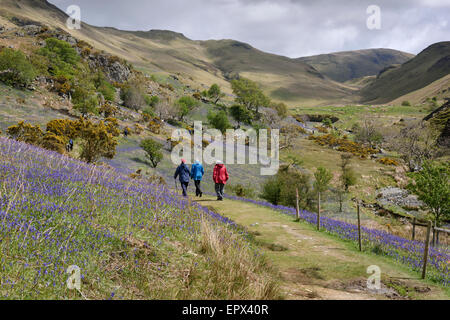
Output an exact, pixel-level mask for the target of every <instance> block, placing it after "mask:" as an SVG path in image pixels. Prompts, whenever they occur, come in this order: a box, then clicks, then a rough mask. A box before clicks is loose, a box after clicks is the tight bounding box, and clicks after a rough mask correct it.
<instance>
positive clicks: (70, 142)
mask: <svg viewBox="0 0 450 320" xmlns="http://www.w3.org/2000/svg"><path fill="white" fill-rule="evenodd" d="M69 149H70V151H73V140H72V139H70V140H69Z"/></svg>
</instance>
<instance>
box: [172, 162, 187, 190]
mask: <svg viewBox="0 0 450 320" xmlns="http://www.w3.org/2000/svg"><path fill="white" fill-rule="evenodd" d="M177 177H179V180H180V184H181V189H183V196H184V197H187V188H188V186H189V178H190V170H189V167H188V166H187V165H186V160H184V159H181V164H180V165H179V166H178V168H177V171H175V175H174V176H173V178H174V179H175V180H176V179H177Z"/></svg>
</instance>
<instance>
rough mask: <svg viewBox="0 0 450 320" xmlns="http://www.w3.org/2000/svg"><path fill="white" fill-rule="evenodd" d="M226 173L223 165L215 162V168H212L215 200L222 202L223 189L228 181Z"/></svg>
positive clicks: (218, 161)
mask: <svg viewBox="0 0 450 320" xmlns="http://www.w3.org/2000/svg"><path fill="white" fill-rule="evenodd" d="M228 178H229V176H228V171H227V168H226V167H225V165H224V164H223V163H222V161H220V160H217V162H216V166H215V167H214V171H213V180H214V183H215V184H216V186H215V189H216V194H217V200H218V201H223V196H224V188H225V185H226V183H227V181H228Z"/></svg>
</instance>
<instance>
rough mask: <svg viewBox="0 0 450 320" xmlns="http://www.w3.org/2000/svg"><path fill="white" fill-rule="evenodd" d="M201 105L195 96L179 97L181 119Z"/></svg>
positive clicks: (178, 106)
mask: <svg viewBox="0 0 450 320" xmlns="http://www.w3.org/2000/svg"><path fill="white" fill-rule="evenodd" d="M199 105H200V104H199V102H198V101H197V100H196V99H195V98H193V97H189V96H184V97H181V98H180V99H178V101H177V102H176V106H177V108H178V117H179V119H180V120H181V121H182V120H183V118H184V117H185V116H187V115H188V114H189V113H190V112H191V111H192V110H194V109H195V108H196V107H198V106H199Z"/></svg>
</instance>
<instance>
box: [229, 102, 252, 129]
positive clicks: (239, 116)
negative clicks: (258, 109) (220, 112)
mask: <svg viewBox="0 0 450 320" xmlns="http://www.w3.org/2000/svg"><path fill="white" fill-rule="evenodd" d="M230 114H231V116H232V117H233V119H234V120H236V122H237V123H238V126H239V127H240V126H241V123H245V124H250V123H251V122H252V116H251V114H250V112H249V111H248V109H247V108H246V107H244V106H242V105H240V104H235V105H233V106H232V107H231V108H230Z"/></svg>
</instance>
